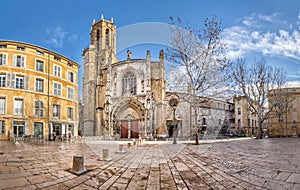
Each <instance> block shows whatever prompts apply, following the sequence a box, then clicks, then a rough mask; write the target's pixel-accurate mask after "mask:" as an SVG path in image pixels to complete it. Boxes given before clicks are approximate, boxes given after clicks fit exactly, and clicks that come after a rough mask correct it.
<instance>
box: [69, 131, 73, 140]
mask: <svg viewBox="0 0 300 190" xmlns="http://www.w3.org/2000/svg"><path fill="white" fill-rule="evenodd" d="M68 137H69V140H71V137H72V132H71V131H68Z"/></svg>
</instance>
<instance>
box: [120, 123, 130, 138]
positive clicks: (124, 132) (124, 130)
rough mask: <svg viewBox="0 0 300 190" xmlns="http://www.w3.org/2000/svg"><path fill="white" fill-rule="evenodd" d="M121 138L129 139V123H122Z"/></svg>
mask: <svg viewBox="0 0 300 190" xmlns="http://www.w3.org/2000/svg"><path fill="white" fill-rule="evenodd" d="M121 138H128V121H122V122H121Z"/></svg>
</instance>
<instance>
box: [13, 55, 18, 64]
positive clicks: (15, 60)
mask: <svg viewBox="0 0 300 190" xmlns="http://www.w3.org/2000/svg"><path fill="white" fill-rule="evenodd" d="M16 65H17V55H13V66H16Z"/></svg>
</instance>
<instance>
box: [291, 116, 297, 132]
mask: <svg viewBox="0 0 300 190" xmlns="http://www.w3.org/2000/svg"><path fill="white" fill-rule="evenodd" d="M292 127H293V131H294V130H295V131H296V136H297V128H296V127H297V126H296V121H295V120H294V121H293V126H292ZM293 136H294V132H293Z"/></svg>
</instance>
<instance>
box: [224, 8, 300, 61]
mask: <svg viewBox="0 0 300 190" xmlns="http://www.w3.org/2000/svg"><path fill="white" fill-rule="evenodd" d="M279 16H280V14H279V13H274V14H272V15H262V14H256V13H254V14H252V15H250V16H249V17H245V18H244V19H243V20H242V21H241V23H240V24H239V25H236V26H233V27H230V28H226V29H225V30H224V33H223V35H224V39H225V41H226V43H227V44H228V46H229V52H228V57H229V58H231V59H235V58H237V57H240V56H244V55H245V54H250V53H262V54H263V55H269V56H283V57H289V58H293V59H296V60H300V33H299V22H296V23H288V22H287V21H284V20H281V19H280V18H279ZM299 17H300V13H299V15H298V21H300V18H299ZM269 26H272V27H273V28H272V31H271V29H270V28H269ZM293 26H297V27H293ZM274 27H275V28H274Z"/></svg>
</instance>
